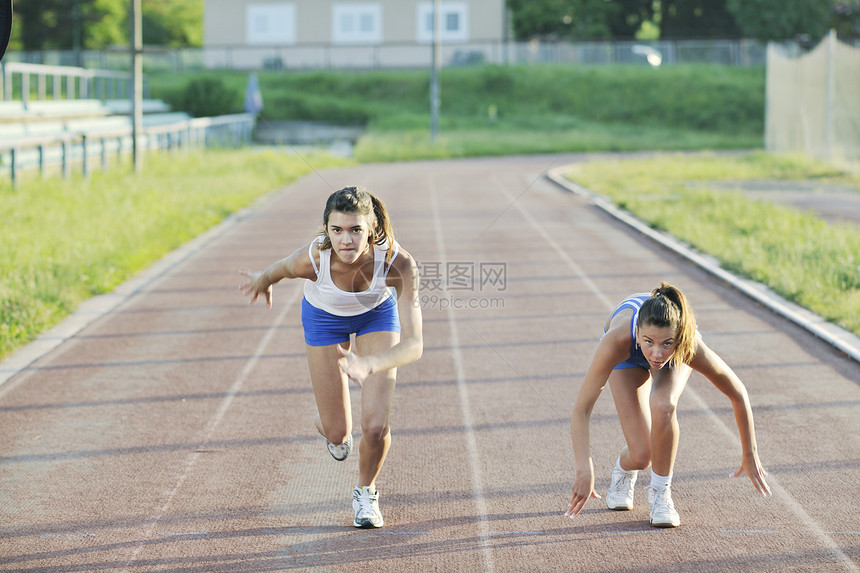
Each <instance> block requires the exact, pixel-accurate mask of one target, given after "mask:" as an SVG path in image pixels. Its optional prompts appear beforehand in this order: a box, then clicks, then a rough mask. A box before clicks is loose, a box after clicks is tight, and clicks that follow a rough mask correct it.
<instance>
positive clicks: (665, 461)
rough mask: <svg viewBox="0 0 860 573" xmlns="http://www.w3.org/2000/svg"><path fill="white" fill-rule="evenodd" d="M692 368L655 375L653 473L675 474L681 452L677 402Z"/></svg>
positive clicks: (684, 367) (652, 408)
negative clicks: (679, 452) (679, 448)
mask: <svg viewBox="0 0 860 573" xmlns="http://www.w3.org/2000/svg"><path fill="white" fill-rule="evenodd" d="M691 372H692V369H691V368H690V367H689V366H687V365H686V364H681V365H678V366H676V367H675V368H673V369H672V370H660V371H659V372H655V373H654V382H653V385H652V388H651V397H650V406H651V419H652V426H651V456H652V469H653V470H654V473H656V474H657V475H661V476H669V475H672V470H673V468H674V467H675V456H676V455H677V453H678V438H679V434H680V431H679V427H678V412H677V409H678V400H679V399H680V398H681V394H682V393H683V392H684V387H685V386H686V385H687V380H689V378H690V373H691Z"/></svg>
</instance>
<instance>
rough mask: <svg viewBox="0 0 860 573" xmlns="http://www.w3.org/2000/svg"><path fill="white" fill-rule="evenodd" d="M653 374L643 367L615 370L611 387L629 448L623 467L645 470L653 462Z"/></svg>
mask: <svg viewBox="0 0 860 573" xmlns="http://www.w3.org/2000/svg"><path fill="white" fill-rule="evenodd" d="M649 380H650V374H649V373H648V371H647V370H645V369H644V368H624V369H621V370H613V371H612V373H611V374H610V375H609V388H610V389H611V390H612V398H613V400H614V401H615V410H616V411H617V412H618V419H619V421H620V422H621V431H622V432H624V439H625V441H626V442H627V445H626V446H624V449H622V450H621V455H620V458H621V467H622V468H623V469H625V470H628V471H629V470H643V469H645V468H647V467H648V464H649V463H651V413H650V411H649V409H648V408H647V405H646V396H647V394H648V391H649V389H650V384H648V382H649Z"/></svg>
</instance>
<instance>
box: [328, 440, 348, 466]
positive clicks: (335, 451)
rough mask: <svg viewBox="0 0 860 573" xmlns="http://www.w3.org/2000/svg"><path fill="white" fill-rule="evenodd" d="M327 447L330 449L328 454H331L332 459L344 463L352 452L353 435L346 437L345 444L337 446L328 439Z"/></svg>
mask: <svg viewBox="0 0 860 573" xmlns="http://www.w3.org/2000/svg"><path fill="white" fill-rule="evenodd" d="M325 445H326V447H327V448H328V453H330V454H331V457H333V458H334V459H336V460H337V461H339V462H342V461H343V460H345V459H346V458H347V457H349V452H351V451H352V434H350V435H348V436H347V437H346V441H345V442H344V443H342V444H340V445H337V446H336V445H334V444H333V443H331V442H329V441H328V438H326V439H325Z"/></svg>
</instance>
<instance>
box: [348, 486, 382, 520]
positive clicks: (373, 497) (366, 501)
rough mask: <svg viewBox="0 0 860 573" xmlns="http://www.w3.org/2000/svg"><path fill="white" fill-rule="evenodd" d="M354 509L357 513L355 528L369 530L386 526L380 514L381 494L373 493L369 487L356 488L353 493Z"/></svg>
mask: <svg viewBox="0 0 860 573" xmlns="http://www.w3.org/2000/svg"><path fill="white" fill-rule="evenodd" d="M352 509H353V510H354V511H355V519H354V520H353V522H352V524H353V525H354V526H355V527H358V528H361V529H369V528H375V527H382V526H383V525H384V524H385V522H384V521H383V519H382V513H380V512H379V492H378V491H374V492H372V493H371V491H370V488H369V487H368V486H364V487H356V488H355V491H353V492H352Z"/></svg>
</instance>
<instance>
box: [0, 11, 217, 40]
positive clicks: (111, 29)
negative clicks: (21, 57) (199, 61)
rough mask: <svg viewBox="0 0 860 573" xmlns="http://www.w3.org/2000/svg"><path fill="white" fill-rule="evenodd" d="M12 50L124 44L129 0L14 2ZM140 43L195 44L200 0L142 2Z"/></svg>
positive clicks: (200, 26) (199, 35) (199, 32)
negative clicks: (141, 38)
mask: <svg viewBox="0 0 860 573" xmlns="http://www.w3.org/2000/svg"><path fill="white" fill-rule="evenodd" d="M14 6H15V8H14V25H13V28H12V43H11V46H12V49H19V50H51V49H53V50H69V49H73V48H80V49H93V50H98V49H103V48H109V47H111V46H115V45H127V44H128V41H129V33H130V27H131V23H130V21H129V7H130V2H129V0H15V4H14ZM141 11H142V22H143V42H144V44H148V45H159V46H170V47H177V48H178V47H185V46H199V45H200V44H201V40H202V29H203V0H145V1H144V2H141Z"/></svg>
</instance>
